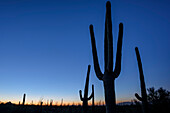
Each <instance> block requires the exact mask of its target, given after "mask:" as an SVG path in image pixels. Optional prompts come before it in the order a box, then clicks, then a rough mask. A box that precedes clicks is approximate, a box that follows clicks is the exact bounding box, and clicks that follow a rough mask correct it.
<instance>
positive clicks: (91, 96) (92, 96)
mask: <svg viewBox="0 0 170 113" xmlns="http://www.w3.org/2000/svg"><path fill="white" fill-rule="evenodd" d="M92 97H93V92H92V93H91V95H90V97H89V98H88V100H90V99H91V98H92Z"/></svg>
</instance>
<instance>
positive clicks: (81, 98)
mask: <svg viewBox="0 0 170 113" xmlns="http://www.w3.org/2000/svg"><path fill="white" fill-rule="evenodd" d="M79 95H80V100H81V101H83V100H84V99H83V97H82V91H81V90H79Z"/></svg>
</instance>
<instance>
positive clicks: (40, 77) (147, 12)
mask: <svg viewBox="0 0 170 113" xmlns="http://www.w3.org/2000/svg"><path fill="white" fill-rule="evenodd" d="M105 6H106V0H0V101H1V102H8V101H11V102H14V103H18V102H19V101H22V97H23V94H24V93H26V103H31V101H32V100H33V101H34V103H37V102H38V101H39V100H41V99H43V101H44V102H46V101H47V100H50V99H53V100H54V102H55V103H56V102H57V103H60V101H61V99H63V100H64V102H65V103H73V102H74V103H76V102H81V101H80V99H79V93H78V92H79V90H82V91H83V94H84V85H85V78H86V74H87V67H88V65H89V64H90V65H91V72H90V83H89V95H90V93H91V85H92V84H94V89H95V101H100V100H101V101H104V90H103V82H102V81H100V80H99V79H98V78H97V77H96V75H95V72H94V66H93V59H92V58H93V57H92V50H91V39H90V32H89V25H90V24H93V26H94V33H95V38H96V46H97V52H98V58H99V63H100V68H101V70H102V72H103V69H104V54H103V53H104V24H105V11H106V7H105ZM111 10H112V12H111V14H112V25H113V52H114V62H115V54H116V47H117V38H118V36H117V35H118V26H119V23H120V22H122V23H123V25H124V33H123V48H122V69H121V73H120V75H119V77H118V78H117V79H116V80H115V81H116V82H115V90H116V100H117V102H123V101H130V100H132V99H135V96H134V94H135V93H136V92H137V93H139V94H140V81H139V74H138V66H137V60H136V55H135V47H136V46H137V47H138V48H139V52H140V55H141V59H142V64H143V71H144V76H145V83H146V87H147V88H150V87H155V88H156V89H158V88H160V87H163V88H165V89H167V90H170V82H169V80H170V75H169V74H170V65H169V64H170V60H169V58H170V51H169V49H170V44H169V43H170V32H169V26H170V13H169V11H170V1H168V0H142V1H141V0H111ZM113 67H114V66H113Z"/></svg>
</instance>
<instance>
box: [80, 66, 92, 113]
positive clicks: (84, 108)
mask: <svg viewBox="0 0 170 113" xmlns="http://www.w3.org/2000/svg"><path fill="white" fill-rule="evenodd" d="M89 74H90V65H88V70H87V77H86V83H85V88H84V98H83V97H82V91H81V90H80V91H79V94H80V100H81V101H83V112H84V113H87V106H88V101H89V100H90V99H91V98H92V97H93V96H94V90H93V89H92V93H91V96H90V97H88V88H89ZM92 87H93V86H92Z"/></svg>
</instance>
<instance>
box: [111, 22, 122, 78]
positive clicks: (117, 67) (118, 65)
mask: <svg viewBox="0 0 170 113" xmlns="http://www.w3.org/2000/svg"><path fill="white" fill-rule="evenodd" d="M122 38H123V24H122V23H120V24H119V36H118V42H117V53H116V64H115V69H114V71H113V75H114V77H115V78H117V77H118V76H119V74H120V71H121V57H122Z"/></svg>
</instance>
